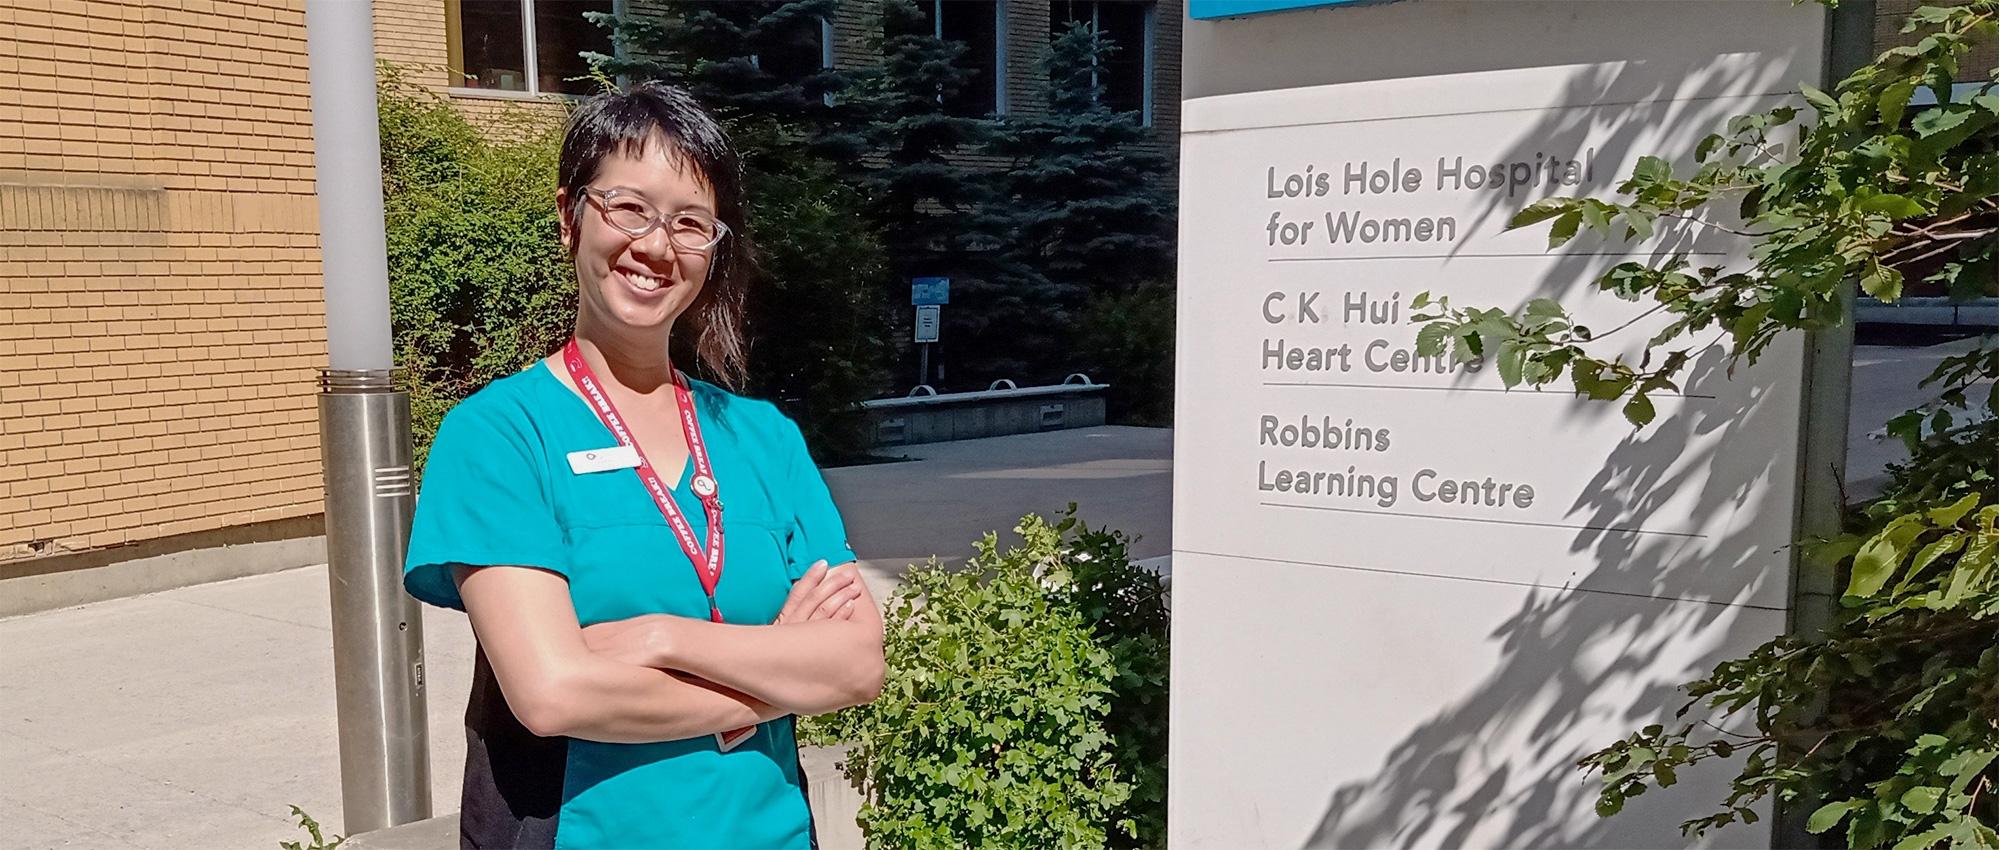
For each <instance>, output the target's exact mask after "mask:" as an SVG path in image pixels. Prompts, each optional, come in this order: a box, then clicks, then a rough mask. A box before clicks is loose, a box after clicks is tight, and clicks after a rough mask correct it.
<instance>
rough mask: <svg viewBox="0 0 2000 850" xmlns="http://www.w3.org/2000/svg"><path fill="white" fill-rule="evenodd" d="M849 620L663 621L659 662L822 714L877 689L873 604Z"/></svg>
mask: <svg viewBox="0 0 2000 850" xmlns="http://www.w3.org/2000/svg"><path fill="white" fill-rule="evenodd" d="M866 607H867V608H868V610H867V611H866V612H865V614H857V616H855V617H854V618H853V619H849V620H814V621H811V622H805V623H783V624H779V625H772V626H738V625H729V624H724V623H710V622H707V621H703V620H692V619H684V618H676V619H674V620H672V621H668V622H665V623H663V625H664V626H666V627H667V628H669V629H670V635H669V636H668V637H667V638H666V639H664V640H663V641H661V644H662V645H663V657H662V658H660V659H659V661H660V662H661V664H660V666H662V667H669V668H671V669H674V670H681V671H684V672H687V673H690V674H692V675H695V676H699V677H701V678H703V679H706V680H708V681H711V682H715V683H717V684H721V685H725V686H728V687H730V688H734V689H736V690H739V691H742V692H743V693H746V694H749V695H751V696H752V697H755V698H756V699H759V700H763V701H764V702H768V703H770V704H772V705H774V706H778V707H779V708H782V709H784V710H786V711H789V712H791V713H793V714H804V715H811V714H824V713H826V712H829V711H833V710H836V709H841V708H846V707H848V706H850V705H859V704H861V703H864V702H867V701H869V700H872V699H874V698H875V695H876V694H878V693H880V692H881V690H882V673H883V669H882V626H881V619H880V615H879V614H877V613H876V612H875V611H874V607H873V605H872V604H870V605H868V606H866Z"/></svg>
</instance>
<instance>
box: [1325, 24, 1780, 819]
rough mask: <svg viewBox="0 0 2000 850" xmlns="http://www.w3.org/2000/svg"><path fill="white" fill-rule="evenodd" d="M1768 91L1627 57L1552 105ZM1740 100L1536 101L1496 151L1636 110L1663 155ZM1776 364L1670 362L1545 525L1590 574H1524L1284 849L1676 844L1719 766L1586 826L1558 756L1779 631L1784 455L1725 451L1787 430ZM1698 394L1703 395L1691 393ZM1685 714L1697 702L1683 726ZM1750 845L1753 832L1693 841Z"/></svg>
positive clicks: (1713, 792) (1553, 286)
mask: <svg viewBox="0 0 2000 850" xmlns="http://www.w3.org/2000/svg"><path fill="white" fill-rule="evenodd" d="M1775 64H1776V65H1780V66H1783V65H1786V64H1787V63H1786V62H1784V61H1783V60H1782V59H1781V60H1780V61H1778V62H1777V63H1775ZM1765 76H1766V77H1768V76H1769V75H1765ZM1667 81H1674V82H1672V83H1669V82H1667ZM1780 87H1781V86H1778V85H1774V84H1773V83H1772V81H1771V80H1769V79H1737V80H1730V79H1726V78H1723V77H1719V76H1717V75H1716V74H1715V73H1714V72H1713V71H1712V70H1710V69H1705V68H1691V69H1688V71H1687V73H1683V74H1674V73H1667V72H1665V71H1663V69H1662V68H1660V67H1658V66H1657V65H1653V66H1649V65H1647V64H1646V63H1633V64H1631V65H1627V66H1624V68H1623V70H1622V71H1619V72H1616V73H1599V74H1584V75H1579V77H1578V79H1577V80H1576V82H1575V84H1574V85H1573V86H1572V88H1571V92H1570V99H1569V100H1568V101H1566V102H1572V103H1579V102H1592V101H1607V102H1615V103H1621V104H1629V103H1633V102H1635V101H1645V100H1649V99H1661V98H1670V97H1679V98H1687V97H1691V96H1698V93H1707V92H1709V91H1712V90H1717V89H1719V90H1724V91H1740V92H1761V91H1771V90H1775V89H1777V88H1780ZM1741 110H1742V104H1741V103H1740V102H1726V101H1725V102H1723V103H1722V105H1721V106H1717V105H1716V102H1715V101H1713V100H1700V99H1697V100H1693V101H1691V102H1686V103H1681V104H1674V105H1672V106H1671V107H1670V108H1665V107H1663V108H1660V109H1650V110H1644V111H1643V112H1637V111H1634V110H1631V109H1618V110H1556V111H1551V112H1549V113H1546V114H1545V117H1544V118H1543V119H1542V121H1541V123H1540V124H1539V125H1538V126H1536V127H1535V128H1534V129H1533V130H1532V131H1531V132H1529V133H1527V134H1525V135H1524V136H1523V138H1522V141H1521V142H1519V143H1517V144H1516V145H1515V146H1514V147H1513V150H1512V151H1510V152H1509V154H1506V155H1504V156H1506V157H1510V158H1511V157H1513V156H1518V155H1520V154H1521V153H1523V152H1526V154H1527V156H1529V157H1530V158H1532V156H1533V152H1534V151H1536V150H1552V149H1555V148H1554V147H1553V144H1554V143H1552V142H1550V141H1549V140H1550V139H1562V140H1568V141H1569V142H1572V143H1577V144H1581V143H1582V141H1583V139H1584V138H1585V137H1586V136H1591V137H1592V138H1597V137H1599V136H1601V135H1603V134H1607V133H1608V136H1606V138H1609V139H1611V140H1612V141H1611V142H1608V143H1606V144H1605V145H1604V149H1609V148H1612V147H1615V146H1617V145H1623V146H1625V147H1626V148H1630V147H1631V146H1632V145H1635V144H1639V143H1640V136H1641V134H1642V132H1643V130H1644V128H1645V124H1646V123H1650V122H1658V121H1673V122H1678V124H1677V126H1676V127H1675V129H1674V130H1673V132H1672V133H1671V134H1670V141H1669V142H1666V143H1662V144H1661V150H1662V151H1685V150H1690V149H1692V147H1693V143H1694V140H1698V139H1699V138H1700V137H1701V136H1702V135H1705V134H1706V133H1707V132H1709V131H1710V130H1711V129H1713V128H1715V127H1718V126H1720V124H1721V123H1722V121H1723V120H1725V119H1726V118H1727V117H1728V116H1729V115H1731V114H1734V113H1735V112H1737V111H1741ZM1682 142H1685V144H1683V143H1682ZM1603 177H1604V175H1602V174H1600V175H1599V178H1600V179H1602V178H1603ZM1511 214H1512V208H1511V206H1510V205H1504V204H1499V203H1496V204H1494V206H1493V207H1492V208H1491V209H1489V210H1486V211H1485V213H1484V214H1482V216H1481V218H1480V219H1478V222H1479V223H1478V224H1476V225H1475V227H1480V226H1495V225H1494V222H1496V221H1498V222H1504V221H1505V217H1506V216H1510V215H1511ZM1669 238H1670V239H1676V238H1679V239H1686V238H1692V237H1688V236H1682V237H1671V236H1670V237H1669ZM1685 244H1689V243H1686V242H1674V243H1670V246H1669V247H1668V248H1667V250H1670V251H1671V250H1674V247H1672V245H1681V246H1684V245H1685ZM1576 250H1585V249H1584V248H1582V247H1581V245H1579V246H1578V247H1577V248H1576ZM1602 250H1613V249H1602ZM1617 260H1618V258H1608V259H1607V258H1602V257H1586V256H1574V257H1570V256H1566V257H1565V258H1564V259H1563V260H1561V261H1560V262H1559V263H1558V264H1557V265H1556V267H1555V269H1554V270H1553V271H1552V272H1551V273H1549V274H1548V275H1546V276H1545V277H1544V278H1543V279H1542V280H1541V281H1540V282H1539V288H1538V291H1537V293H1536V294H1537V295H1539V296H1545V297H1552V298H1557V299H1559V300H1561V299H1564V298H1570V299H1574V298H1576V297H1577V296H1578V294H1579V293H1580V292H1582V291H1584V290H1585V289H1586V288H1588V285H1589V284H1590V282H1591V281H1593V280H1594V279H1595V277H1596V276H1597V274H1598V273H1600V272H1601V271H1602V270H1603V268H1604V267H1605V265H1606V264H1607V263H1609V262H1616V261H1617ZM1466 306H1473V305H1472V304H1470V303H1468V304H1467V305H1466ZM1481 306H1484V305H1481ZM1795 366H1796V361H1794V360H1792V359H1790V356H1789V355H1776V356H1774V357H1773V361H1772V362H1768V363H1767V364H1766V365H1765V366H1764V367H1761V368H1759V369H1757V370H1753V371H1752V372H1751V373H1749V374H1747V375H1746V374H1744V373H1743V372H1741V371H1738V373H1737V374H1736V375H1734V376H1731V375H1730V374H1728V372H1729V368H1730V364H1729V363H1728V362H1727V358H1726V352H1725V351H1723V350H1722V349H1721V348H1719V347H1715V346H1711V347H1710V348H1708V349H1707V350H1706V351H1705V352H1704V353H1703V354H1702V355H1701V356H1700V357H1699V358H1698V360H1697V362H1696V364H1695V365H1694V366H1693V367H1691V371H1690V374H1689V376H1688V379H1687V387H1686V389H1687V391H1688V393H1689V396H1688V397H1677V398H1673V399H1661V400H1660V418H1659V420H1658V421H1656V422H1655V423H1654V424H1653V425H1652V426H1650V427H1649V428H1647V429H1645V430H1643V431H1637V432H1634V433H1633V434H1631V435H1630V436H1628V437H1627V438H1625V439H1624V440H1623V441H1622V442H1621V443H1620V444H1619V445H1618V446H1617V448H1616V449H1615V450H1614V451H1613V452H1612V453H1611V455H1610V456H1609V457H1608V458H1607V459H1606V461H1605V463H1604V464H1603V466H1602V468H1600V469H1599V470H1598V471H1597V472H1596V473H1595V475H1594V476H1593V477H1592V479H1591V480H1590V482H1589V483H1588V485H1586V486H1585V487H1584V488H1583V489H1582V492H1581V493H1580V495H1578V496H1577V497H1576V499H1575V500H1574V501H1573V502H1572V503H1571V505H1570V506H1569V510H1568V514H1567V518H1566V520H1565V522H1567V523H1571V524H1575V525H1580V526H1584V527H1586V528H1587V530H1583V531H1579V532H1577V533H1576V534H1575V535H1574V536H1573V537H1572V539H1571V541H1570V544H1569V547H1568V549H1569V552H1570V554H1571V555H1573V556H1581V557H1583V558H1587V559H1588V562H1589V563H1591V564H1593V565H1594V566H1592V567H1590V568H1588V569H1587V570H1585V571H1580V572H1579V573H1577V574H1574V575H1571V576H1569V577H1567V580H1565V581H1561V582H1557V581H1553V580H1551V579H1549V578H1548V577H1544V578H1543V579H1542V582H1544V583H1545V584H1543V585H1542V586H1537V587H1534V588H1532V589H1528V590H1527V591H1526V592H1525V593H1524V594H1522V595H1521V596H1520V597H1519V598H1518V603H1517V604H1516V606H1515V608H1514V610H1513V611H1512V612H1511V615H1509V616H1507V617H1506V619H1505V620H1504V622H1502V623H1500V624H1499V625H1498V626H1497V627H1495V628H1493V629H1492V630H1491V631H1490V632H1488V633H1487V634H1486V647H1485V649H1491V650H1497V652H1496V653H1495V654H1496V655H1497V659H1496V661H1495V662H1494V666H1493V668H1492V670H1491V672H1490V673H1489V674H1487V675H1486V676H1485V677H1484V678H1483V679H1482V680H1480V681H1478V682H1477V683H1475V684H1474V685H1472V686H1471V687H1469V688H1468V689H1466V690H1465V691H1463V692H1462V693H1461V694H1459V695H1456V696H1455V697H1452V698H1450V701H1449V703H1448V704H1446V705H1445V706H1444V707H1443V708H1442V709H1441V710H1439V711H1437V712H1436V713H1435V714H1433V715H1432V716H1430V717H1428V718H1427V719H1425V720H1423V721H1422V722H1421V723H1418V724H1416V725H1415V726H1414V728H1413V729H1412V730H1411V731H1410V732H1409V733H1408V734H1407V735H1406V736H1405V737H1404V738H1402V739H1401V740H1400V741H1399V742H1397V743H1396V744H1395V745H1393V746H1392V747H1390V748H1389V749H1388V750H1387V754H1386V756H1385V757H1384V759H1383V761H1382V763H1381V765H1380V766H1379V767H1378V768H1377V769H1375V770H1374V771H1372V772H1371V773H1370V775H1368V776H1367V777H1366V778H1365V779H1361V780H1356V781H1350V782H1347V783H1345V784H1342V785H1340V786H1339V787H1337V788H1336V789H1335V790H1334V792H1333V794H1332V796H1331V798H1330V799H1329V801H1328V803H1327V805H1326V808H1325V810H1324V813H1323V815H1322V817H1321V818H1320V821H1319V823H1318V825H1317V827H1316V828H1315V829H1314V830H1313V832H1312V833H1311V835H1310V836H1309V837H1308V838H1307V839H1306V840H1305V842H1304V846H1305V847H1309V848H1322V847H1324V848H1361V847H1368V848H1374V847H1459V846H1485V847H1605V848H1611V847H1635V846H1672V845H1678V844H1681V843H1682V842H1681V840H1680V836H1679V832H1678V824H1679V822H1680V821H1681V820H1684V819H1686V818H1688V817H1691V816H1695V815H1699V814H1704V813H1706V812H1708V811H1711V810H1713V807H1714V806H1715V805H1717V804H1719V801H1720V800H1721V798H1722V797H1723V796H1724V794H1725V793H1726V789H1725V785H1726V781H1727V779H1728V777H1729V776H1730V775H1732V774H1733V773H1734V771H1733V769H1732V768H1731V766H1729V765H1722V764H1716V765H1711V766H1706V767H1704V768H1703V769H1701V770H1699V771H1693V772H1690V774H1689V775H1687V776H1683V777H1682V781H1681V784H1680V785H1678V786H1677V787H1675V788H1673V789H1668V790H1665V791H1654V792H1652V793H1649V794H1648V795H1646V796H1645V797H1643V798H1640V799H1637V800H1634V801H1632V802H1631V803H1630V804H1629V805H1628V807H1627V809H1626V811H1625V812H1624V813H1622V814H1620V815H1618V816H1617V818H1615V819H1609V820H1605V819H1597V818H1595V817H1594V816H1593V815H1592V814H1591V809H1592V802H1593V801H1594V799H1595V797H1596V780H1595V779H1593V778H1590V777H1586V776H1585V775H1583V774H1582V773H1580V772H1579V771H1578V770H1577V768H1576V767H1575V762H1576V760H1577V759H1578V758H1580V757H1582V756H1583V755H1585V754H1587V753H1589V752H1591V751H1594V750H1596V749H1598V748H1600V747H1602V746H1604V745H1606V744H1609V743H1611V742H1612V741H1614V740H1616V739H1617V738H1619V737H1622V736H1623V735H1624V734H1626V733H1627V732H1629V731H1630V730H1635V729H1638V728H1640V727H1642V726H1645V725H1647V724H1650V723H1656V722H1658V723H1674V722H1676V721H1675V720H1674V719H1673V717H1672V712H1673V710H1674V709H1676V708H1678V707H1679V706H1680V704H1681V703H1682V702H1683V701H1684V695H1683V694H1682V693H1681V692H1680V691H1679V690H1678V685H1679V684H1681V683H1682V682H1685V681H1688V680H1691V679H1694V678H1697V677H1699V676H1701V675H1703V674H1705V673H1706V672H1708V670H1709V669H1710V668H1711V667H1712V666H1713V665H1714V664H1715V663H1716V662H1718V661H1720V660H1722V659H1725V658H1729V657H1733V656H1735V655H1738V654H1740V653H1741V652H1743V651H1744V650H1746V649H1747V648H1748V647H1750V646H1754V645H1755V644H1757V643H1760V642H1762V641H1763V640H1765V639H1767V638H1769V637H1770V636H1771V635H1772V634H1773V633H1774V632H1775V631H1777V630H1779V629H1781V628H1782V626H1783V623H1784V612H1783V609H1784V606H1785V605H1786V604H1787V601H1788V600H1787V593H1788V589H1787V587H1786V576H1787V574H1788V569H1789V567H1788V565H1789V559H1790V553H1789V551H1788V549H1789V546H1788V544H1787V543H1786V542H1785V540H1784V539H1783V537H1784V533H1785V532H1786V531H1787V530H1789V529H1790V528H1791V527H1792V514H1791V511H1792V505H1791V501H1790V499H1783V498H1772V497H1771V496H1770V495H1768V494H1767V493H1766V491H1765V490H1763V489H1762V488H1765V487H1770V486H1774V487H1777V488H1779V489H1778V492H1779V493H1786V492H1789V490H1790V487H1791V482H1792V479H1793V477H1794V475H1795V467H1796V463H1795V460H1794V457H1793V456H1792V455H1791V454H1790V453H1789V452H1777V453H1773V452H1769V451H1765V452H1763V453H1762V454H1761V455H1757V454H1753V453H1752V452H1750V451H1746V450H1745V448H1746V447H1748V446H1751V445H1754V444H1755V441H1753V440H1746V439H1744V438H1743V435H1748V434H1754V433H1760V432H1761V433H1770V432H1771V431H1772V430H1776V431H1778V432H1780V433H1788V432H1790V431H1791V430H1792V429H1794V428H1795V427H1796V425H1797V416H1798V407H1797V388H1796V386H1795V385H1794V384H1790V383H1776V382H1772V381H1771V380H1770V379H1769V377H1768V376H1770V375H1776V374H1785V373H1784V372H1783V371H1782V370H1784V369H1785V368H1788V367H1793V374H1795V373H1796V369H1795ZM1702 395H1712V396H1714V397H1713V398H1697V397H1695V396H1702ZM1572 405H1573V406H1572V413H1573V414H1574V415H1576V416H1578V417H1583V418H1587V419H1592V420H1595V419H1597V418H1599V417H1606V416H1616V415H1617V409H1616V407H1615V406H1613V405H1609V404H1603V403H1589V402H1581V401H1576V402H1572ZM1508 436H1510V435H1493V436H1492V437H1489V439H1494V438H1506V437H1508ZM1511 436H1512V437H1514V438H1518V439H1524V440H1525V439H1545V438H1544V437H1541V436H1539V435H1511ZM1746 511H1751V512H1755V513H1750V514H1746V513H1745V512H1746ZM1668 518H1671V520H1673V522H1672V523H1671V524H1672V525H1673V526H1674V527H1676V528H1692V529H1699V530H1701V532H1700V533H1699V534H1689V535H1676V534H1663V533H1637V532H1634V531H1632V530H1631V529H1639V528H1642V527H1643V528H1658V527H1660V526H1662V525H1668V524H1669V523H1668V521H1667V520H1668ZM1614 529H1625V530H1614ZM1550 585H1553V586H1550ZM1700 717H1701V712H1700V711H1699V710H1697V711H1696V712H1695V713H1694V714H1692V715H1690V717H1689V718H1688V719H1689V720H1691V721H1692V720H1697V719H1699V718H1700ZM1334 722H1338V721H1337V719H1335V720H1334ZM1767 842H1768V835H1766V834H1765V833H1764V832H1763V827H1762V825H1759V826H1756V827H1749V828H1743V827H1737V828H1733V829H1732V830H1730V831H1725V832H1722V833H1718V834H1716V835H1713V836H1711V840H1710V843H1711V844H1712V845H1715V846H1729V845H1750V846H1761V845H1763V844H1765V843H1767Z"/></svg>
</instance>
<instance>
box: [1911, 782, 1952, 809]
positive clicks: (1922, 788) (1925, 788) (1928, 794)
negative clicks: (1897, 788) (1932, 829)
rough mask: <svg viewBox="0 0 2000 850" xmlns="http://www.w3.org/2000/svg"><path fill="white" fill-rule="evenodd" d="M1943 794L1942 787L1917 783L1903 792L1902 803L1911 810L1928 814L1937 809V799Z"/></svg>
mask: <svg viewBox="0 0 2000 850" xmlns="http://www.w3.org/2000/svg"><path fill="white" fill-rule="evenodd" d="M1943 796H1944V789H1943V788H1939V787H1937V786H1935V785H1919V786H1917V787H1915V788H1911V789H1910V790H1908V791H1905V792H1903V798H1902V801H1901V802H1902V804H1903V805H1904V806H1905V807H1908V808H1909V809H1910V810H1911V811H1916V812H1922V813H1924V814H1930V813H1931V812H1933V811H1936V810H1937V805H1938V800H1939V799H1940V798H1942V797H1943Z"/></svg>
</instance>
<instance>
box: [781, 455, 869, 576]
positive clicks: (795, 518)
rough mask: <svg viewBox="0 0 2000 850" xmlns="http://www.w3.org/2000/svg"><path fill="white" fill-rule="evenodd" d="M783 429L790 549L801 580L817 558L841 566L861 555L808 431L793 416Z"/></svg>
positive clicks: (794, 570) (793, 568)
mask: <svg viewBox="0 0 2000 850" xmlns="http://www.w3.org/2000/svg"><path fill="white" fill-rule="evenodd" d="M783 433H784V440H785V442H786V444H787V445H786V468H787V478H788V483H787V488H786V489H788V490H789V491H790V495H791V500H792V522H791V525H792V539H791V541H790V543H789V545H788V546H787V547H786V551H787V552H788V554H789V556H790V558H789V560H790V561H791V563H790V565H789V569H790V570H791V575H792V578H793V580H797V579H798V578H799V577H800V576H802V575H805V573H806V570H809V569H812V565H813V562H815V561H825V562H826V563H827V564H828V565H829V566H839V565H841V564H845V563H847V562H849V561H853V560H857V559H856V558H855V555H854V549H853V547H851V546H849V545H848V543H847V526H846V523H844V522H843V521H842V520H841V518H840V509H839V508H838V507H835V506H834V504H833V493H832V492H831V491H829V490H827V488H826V478H825V477H824V476H822V475H820V472H819V466H818V465H817V464H815V463H813V459H812V454H811V453H810V452H808V451H806V440H805V435H803V434H801V433H799V426H798V425H797V424H795V423H793V422H792V421H791V420H790V419H786V420H785V425H784V429H783Z"/></svg>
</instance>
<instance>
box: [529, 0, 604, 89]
mask: <svg viewBox="0 0 2000 850" xmlns="http://www.w3.org/2000/svg"><path fill="white" fill-rule="evenodd" d="M532 2H533V3H534V4H535V64H536V65H537V66H539V67H537V68H536V69H535V70H536V71H537V72H539V73H538V75H537V82H538V84H539V85H540V90H541V91H542V92H544V93H556V94H591V93H594V92H595V91H597V83H596V82H595V81H593V80H588V79H577V78H579V77H584V76H586V75H588V74H589V73H590V63H588V62H585V61H583V56H582V54H583V52H584V51H590V52H593V53H604V54H609V53H610V52H611V34H610V33H609V32H607V31H606V30H605V29H604V28H603V27H600V26H598V25H596V24H593V23H591V22H590V21H589V19H587V18H585V17H584V16H583V13H585V12H605V13H609V12H610V11H611V3H612V0H532Z"/></svg>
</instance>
